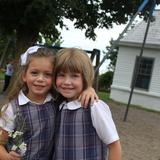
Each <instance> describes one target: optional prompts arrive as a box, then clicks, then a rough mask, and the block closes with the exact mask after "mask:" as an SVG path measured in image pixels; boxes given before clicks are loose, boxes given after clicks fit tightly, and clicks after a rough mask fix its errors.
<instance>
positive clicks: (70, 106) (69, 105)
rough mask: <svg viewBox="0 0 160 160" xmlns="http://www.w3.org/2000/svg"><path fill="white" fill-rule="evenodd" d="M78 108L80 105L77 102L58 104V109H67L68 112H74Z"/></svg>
mask: <svg viewBox="0 0 160 160" xmlns="http://www.w3.org/2000/svg"><path fill="white" fill-rule="evenodd" d="M78 108H81V103H80V102H79V101H78V100H74V101H70V102H67V101H64V102H62V103H61V104H60V106H59V109H60V110H61V109H69V110H76V109H78Z"/></svg>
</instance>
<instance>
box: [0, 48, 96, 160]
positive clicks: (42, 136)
mask: <svg viewBox="0 0 160 160" xmlns="http://www.w3.org/2000/svg"><path fill="white" fill-rule="evenodd" d="M54 60H55V55H54V53H53V52H52V51H51V50H50V49H48V48H45V47H40V46H33V47H30V48H29V49H28V50H27V51H26V52H25V53H24V54H22V55H21V61H20V65H19V66H18V69H19V71H18V72H17V75H16V76H15V81H14V84H13V85H12V88H11V90H10V92H9V93H8V103H7V104H5V105H3V106H2V107H1V112H0V160H20V159H24V160H49V159H50V156H51V154H52V152H53V150H52V148H53V145H54V129H55V118H56V113H57V110H56V106H55V105H56V101H55V99H54V98H53V97H54V95H53V94H54V93H55V90H54V88H53V70H54ZM94 96H96V95H95V93H94V90H93V89H92V88H91V87H90V88H88V89H87V90H86V91H85V92H84V94H83V95H82V96H81V97H82V100H81V102H82V103H83V102H84V103H86V101H88V99H89V98H90V97H91V98H92V99H93V97H94Z"/></svg>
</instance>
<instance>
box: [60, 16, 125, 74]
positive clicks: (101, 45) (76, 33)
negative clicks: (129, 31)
mask: <svg viewBox="0 0 160 160" xmlns="http://www.w3.org/2000/svg"><path fill="white" fill-rule="evenodd" d="M64 22H65V24H66V25H67V26H68V28H69V30H66V29H63V30H61V36H62V40H63V43H62V44H61V46H62V47H78V48H81V49H84V50H91V51H92V50H93V49H99V50H100V51H101V56H100V57H101V59H102V58H103V51H106V46H109V41H110V40H111V38H113V39H114V40H116V39H117V38H118V37H119V34H120V33H121V32H122V31H123V30H124V28H125V26H126V25H121V26H118V25H114V27H113V28H112V29H109V30H108V29H96V30H95V33H96V35H97V38H96V40H95V41H93V40H91V39H89V38H86V37H85V31H84V30H80V29H75V28H74V25H73V22H71V21H70V20H66V19H65V21H64ZM108 64H109V60H106V61H105V62H104V63H103V64H102V65H101V67H100V69H99V71H100V73H104V72H106V71H107V66H108Z"/></svg>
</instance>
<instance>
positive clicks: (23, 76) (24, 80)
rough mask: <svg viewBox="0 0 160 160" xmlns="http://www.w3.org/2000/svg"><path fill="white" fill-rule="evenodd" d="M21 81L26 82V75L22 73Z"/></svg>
mask: <svg viewBox="0 0 160 160" xmlns="http://www.w3.org/2000/svg"><path fill="white" fill-rule="evenodd" d="M22 80H23V82H26V73H24V72H23V73H22Z"/></svg>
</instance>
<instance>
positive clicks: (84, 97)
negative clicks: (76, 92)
mask: <svg viewBox="0 0 160 160" xmlns="http://www.w3.org/2000/svg"><path fill="white" fill-rule="evenodd" d="M98 99H99V97H98V96H97V94H96V92H95V90H94V88H92V87H88V88H87V89H86V90H84V91H83V92H82V93H81V95H80V96H79V98H78V100H79V101H80V102H81V105H82V106H84V107H87V106H88V103H91V104H93V102H94V100H96V101H98Z"/></svg>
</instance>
